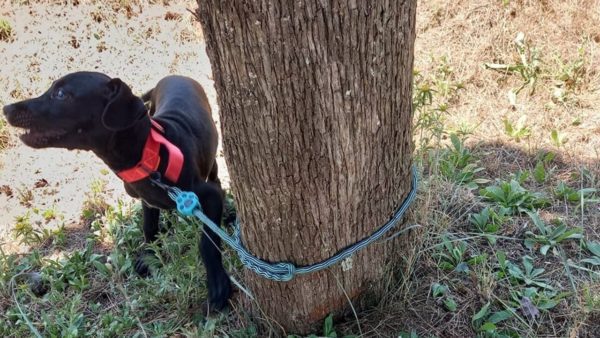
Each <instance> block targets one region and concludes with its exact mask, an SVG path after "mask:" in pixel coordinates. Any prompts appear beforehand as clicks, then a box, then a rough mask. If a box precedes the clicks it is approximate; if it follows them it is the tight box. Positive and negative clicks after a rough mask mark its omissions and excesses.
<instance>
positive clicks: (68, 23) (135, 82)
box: [0, 1, 228, 252]
mask: <svg viewBox="0 0 600 338" xmlns="http://www.w3.org/2000/svg"><path fill="white" fill-rule="evenodd" d="M75 3H77V4H75ZM110 3H112V2H110ZM110 3H109V4H106V3H104V2H101V1H91V2H90V1H76V2H72V1H69V2H68V4H66V5H64V4H62V2H45V1H44V2H38V3H36V4H33V3H32V4H29V5H27V4H25V5H23V4H19V3H18V2H15V1H2V2H0V5H1V7H0V8H1V9H0V17H1V18H4V19H7V20H8V21H9V22H10V23H11V26H12V29H13V33H12V38H11V39H10V40H8V41H0V64H2V67H1V68H0V69H1V73H0V105H4V104H7V103H10V102H14V101H18V100H22V99H26V98H30V97H34V96H38V95H41V94H42V93H43V92H44V91H45V90H46V89H47V88H48V87H49V86H50V84H51V83H52V81H54V80H56V79H58V78H59V77H61V76H63V75H65V74H67V73H70V72H74V71H81V70H86V71H98V72H103V73H106V74H108V75H109V76H111V77H119V78H121V79H122V80H123V81H125V83H127V84H129V85H130V87H131V88H132V89H133V91H134V92H135V93H139V94H141V93H143V92H145V91H147V90H148V89H150V88H152V87H153V86H154V84H156V83H157V82H158V80H160V79H161V78H162V77H164V76H166V75H169V74H182V75H187V76H191V77H193V78H195V79H196V80H197V81H199V82H200V83H201V84H202V85H203V86H204V88H205V90H206V92H207V95H208V97H209V100H210V102H211V104H212V106H213V107H214V110H213V112H214V118H215V120H217V121H218V107H217V106H216V99H215V92H214V88H213V86H212V79H211V77H212V74H211V70H210V65H209V61H208V58H207V56H206V54H205V52H204V45H203V42H202V35H201V29H200V26H199V24H198V23H197V22H196V20H194V19H193V17H192V14H191V13H190V12H189V11H188V9H193V8H194V5H195V3H194V2H191V1H169V2H168V5H167V6H165V5H163V3H157V4H148V3H145V2H144V3H140V4H136V3H134V2H128V3H131V6H130V7H122V6H120V5H119V4H118V3H115V4H114V5H113V4H110ZM9 133H10V138H9V145H8V147H7V148H6V149H5V150H4V151H1V152H0V187H3V188H2V189H1V190H0V191H1V192H0V242H2V244H3V249H4V250H5V251H7V252H14V251H18V250H25V249H26V247H24V246H22V245H18V244H16V243H15V242H14V240H13V235H12V233H11V232H12V230H13V228H14V225H15V218H16V217H18V216H24V215H27V214H28V215H29V217H30V219H31V221H32V222H34V223H36V224H37V226H38V227H46V228H48V227H49V228H52V227H55V226H58V225H60V224H63V223H64V224H65V225H66V226H67V227H78V226H80V223H81V221H80V217H81V212H82V210H83V203H84V202H85V200H86V198H87V196H88V195H89V194H90V193H91V189H92V184H93V182H98V181H99V180H100V181H103V182H105V184H106V186H105V188H104V189H103V193H104V195H105V196H106V198H107V199H108V202H109V203H114V202H115V201H116V200H117V199H122V200H126V201H128V200H129V198H128V197H127V196H126V194H125V192H124V189H123V188H122V184H121V183H120V182H119V180H118V179H117V178H116V176H114V174H113V173H112V172H108V171H107V167H106V166H105V165H104V164H103V163H102V162H101V161H100V160H99V159H97V158H96V157H95V156H94V154H93V153H91V152H84V151H67V150H62V149H44V150H34V149H30V148H28V147H26V146H25V145H23V144H22V143H21V142H20V141H19V140H18V137H17V131H16V130H14V129H12V128H11V130H10V131H9ZM221 162H222V163H220V164H219V167H220V168H222V169H221V172H220V174H221V180H222V182H223V183H224V184H225V185H226V186H227V185H228V179H227V174H226V167H225V164H224V162H223V161H222V157H221ZM32 209H38V210H39V214H42V213H43V212H44V211H45V210H48V209H53V210H54V211H56V214H57V217H56V218H55V219H51V220H49V221H46V220H45V219H44V217H42V215H39V214H36V213H35V212H32Z"/></svg>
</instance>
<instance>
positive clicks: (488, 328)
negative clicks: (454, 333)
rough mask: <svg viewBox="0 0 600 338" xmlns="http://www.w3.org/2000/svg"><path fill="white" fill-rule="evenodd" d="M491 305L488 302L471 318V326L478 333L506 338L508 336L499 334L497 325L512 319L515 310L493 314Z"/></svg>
mask: <svg viewBox="0 0 600 338" xmlns="http://www.w3.org/2000/svg"><path fill="white" fill-rule="evenodd" d="M490 307H491V304H490V302H487V303H486V304H485V305H484V306H483V307H482V308H481V309H480V310H479V311H478V312H477V313H476V314H474V315H473V317H472V318H471V324H472V325H473V327H474V328H475V330H476V331H477V332H480V333H482V334H485V335H488V336H492V337H506V335H504V334H502V333H500V332H498V328H497V326H496V324H498V323H500V322H502V321H504V320H507V319H510V318H512V317H513V316H514V315H515V310H514V309H506V310H503V311H496V312H492V311H491V310H490Z"/></svg>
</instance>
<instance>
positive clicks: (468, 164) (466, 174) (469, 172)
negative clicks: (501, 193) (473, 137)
mask: <svg viewBox="0 0 600 338" xmlns="http://www.w3.org/2000/svg"><path fill="white" fill-rule="evenodd" d="M450 141H451V145H449V146H447V147H446V149H445V150H444V151H443V152H442V154H441V156H440V160H439V169H440V173H441V174H442V176H444V177H446V178H448V179H450V180H452V181H454V182H456V183H458V184H463V185H465V186H467V187H468V188H470V189H476V188H478V185H479V184H484V183H487V182H489V181H488V180H486V179H481V178H475V174H477V173H478V172H480V171H482V170H483V169H484V168H482V167H479V166H477V161H476V160H475V159H474V156H473V154H472V153H471V151H470V150H469V149H468V148H466V147H465V146H464V141H463V140H461V139H460V138H459V137H458V136H457V135H456V134H450Z"/></svg>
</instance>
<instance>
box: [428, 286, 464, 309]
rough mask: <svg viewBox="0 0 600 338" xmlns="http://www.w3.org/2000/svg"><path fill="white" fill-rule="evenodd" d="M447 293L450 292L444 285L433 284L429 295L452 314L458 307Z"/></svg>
mask: <svg viewBox="0 0 600 338" xmlns="http://www.w3.org/2000/svg"><path fill="white" fill-rule="evenodd" d="M449 292H450V290H449V289H448V287H447V286H446V285H444V284H440V283H433V284H432V285H431V295H432V296H433V298H436V299H437V300H439V301H440V302H441V303H442V304H443V305H444V307H445V308H446V310H448V311H450V312H454V311H456V309H457V307H458V305H457V304H456V301H455V300H454V298H453V297H451V296H450V295H449Z"/></svg>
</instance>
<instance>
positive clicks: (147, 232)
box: [135, 202, 160, 277]
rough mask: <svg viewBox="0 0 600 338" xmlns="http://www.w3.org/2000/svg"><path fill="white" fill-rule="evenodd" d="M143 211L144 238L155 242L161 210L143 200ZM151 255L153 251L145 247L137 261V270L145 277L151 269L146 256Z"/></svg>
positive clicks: (148, 241) (149, 241) (146, 240)
mask: <svg viewBox="0 0 600 338" xmlns="http://www.w3.org/2000/svg"><path fill="white" fill-rule="evenodd" d="M142 213H143V222H144V224H143V230H144V240H145V242H146V243H151V242H154V241H155V240H156V235H157V234H158V230H159V226H158V219H159V216H160V210H159V209H157V208H153V207H151V206H149V205H147V204H146V203H144V202H142ZM151 255H153V253H152V251H151V250H149V249H144V250H143V251H142V252H141V253H140V254H139V255H138V258H137V260H136V262H135V271H136V272H137V273H138V274H139V275H140V276H144V277H145V276H148V275H149V274H150V270H149V269H148V264H147V263H146V262H145V258H146V257H148V256H151Z"/></svg>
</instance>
